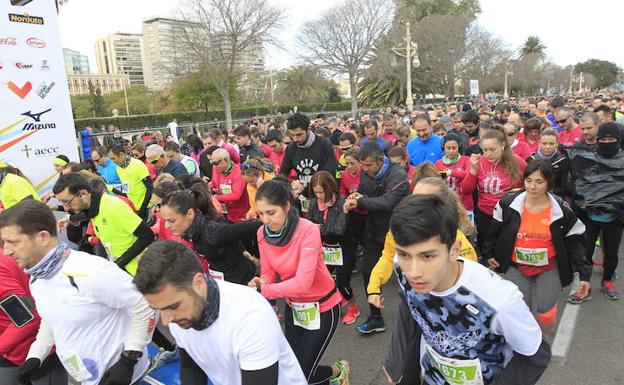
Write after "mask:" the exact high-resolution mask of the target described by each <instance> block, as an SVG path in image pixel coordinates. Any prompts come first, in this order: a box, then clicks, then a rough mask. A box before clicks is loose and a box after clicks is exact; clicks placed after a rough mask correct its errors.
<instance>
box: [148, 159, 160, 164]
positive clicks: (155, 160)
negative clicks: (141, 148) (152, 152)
mask: <svg viewBox="0 0 624 385" xmlns="http://www.w3.org/2000/svg"><path fill="white" fill-rule="evenodd" d="M160 158H161V157H158V158H156V159H154V160H150V164H156V163H158V161H159V160H160Z"/></svg>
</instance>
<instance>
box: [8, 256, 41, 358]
mask: <svg viewBox="0 0 624 385" xmlns="http://www.w3.org/2000/svg"><path fill="white" fill-rule="evenodd" d="M28 280H29V278H28V276H27V275H26V274H25V273H24V272H23V271H22V269H20V268H19V266H18V265H17V263H16V262H15V260H13V258H11V257H8V256H6V255H4V252H3V251H2V249H0V300H3V299H5V298H6V297H8V296H9V295H11V294H16V295H17V296H18V297H20V298H23V297H30V289H29V288H28ZM31 298H32V297H31ZM32 303H33V304H34V301H32ZM33 314H34V315H35V319H34V320H32V321H31V322H29V323H27V324H26V325H24V326H23V327H21V328H18V327H17V326H15V325H14V324H13V322H11V320H10V319H9V317H8V316H7V315H6V313H5V312H4V311H1V310H0V357H2V358H4V359H5V360H7V361H9V362H12V363H14V364H15V365H22V364H23V363H24V361H25V360H26V354H28V349H30V345H31V344H32V343H33V342H34V341H35V337H36V336H37V331H38V330H39V323H40V322H41V319H40V318H39V315H38V314H37V311H36V310H34V311H33Z"/></svg>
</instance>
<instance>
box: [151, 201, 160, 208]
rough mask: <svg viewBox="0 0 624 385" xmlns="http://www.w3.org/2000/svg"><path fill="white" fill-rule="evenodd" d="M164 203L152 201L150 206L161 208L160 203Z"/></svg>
mask: <svg viewBox="0 0 624 385" xmlns="http://www.w3.org/2000/svg"><path fill="white" fill-rule="evenodd" d="M161 204H162V202H160V203H156V202H154V201H150V203H149V206H150V207H156V208H157V209H160V205H161Z"/></svg>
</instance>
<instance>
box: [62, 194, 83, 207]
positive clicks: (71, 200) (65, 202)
mask: <svg viewBox="0 0 624 385" xmlns="http://www.w3.org/2000/svg"><path fill="white" fill-rule="evenodd" d="M79 194H80V193H79V192H77V193H75V194H74V196H73V197H72V198H71V199H70V200H68V201H63V200H60V199H59V200H58V201H59V203H60V204H61V206H69V205H71V203H72V202H73V201H74V199H76V197H77V196H78V195H79Z"/></svg>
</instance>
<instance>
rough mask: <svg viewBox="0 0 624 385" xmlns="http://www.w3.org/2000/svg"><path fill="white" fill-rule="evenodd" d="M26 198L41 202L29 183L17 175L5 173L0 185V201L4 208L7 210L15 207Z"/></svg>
mask: <svg viewBox="0 0 624 385" xmlns="http://www.w3.org/2000/svg"><path fill="white" fill-rule="evenodd" d="M28 196H32V197H33V198H34V199H36V200H38V201H41V197H39V194H38V193H37V191H35V188H34V187H33V186H32V185H31V184H30V182H28V181H27V180H26V179H24V178H22V177H21V176H19V175H15V174H11V173H7V174H6V175H5V177H4V180H3V181H2V185H0V201H2V204H3V205H4V208H5V209H8V208H9V207H11V206H15V205H16V204H18V203H20V202H21V201H23V200H24V198H26V197H28Z"/></svg>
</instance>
